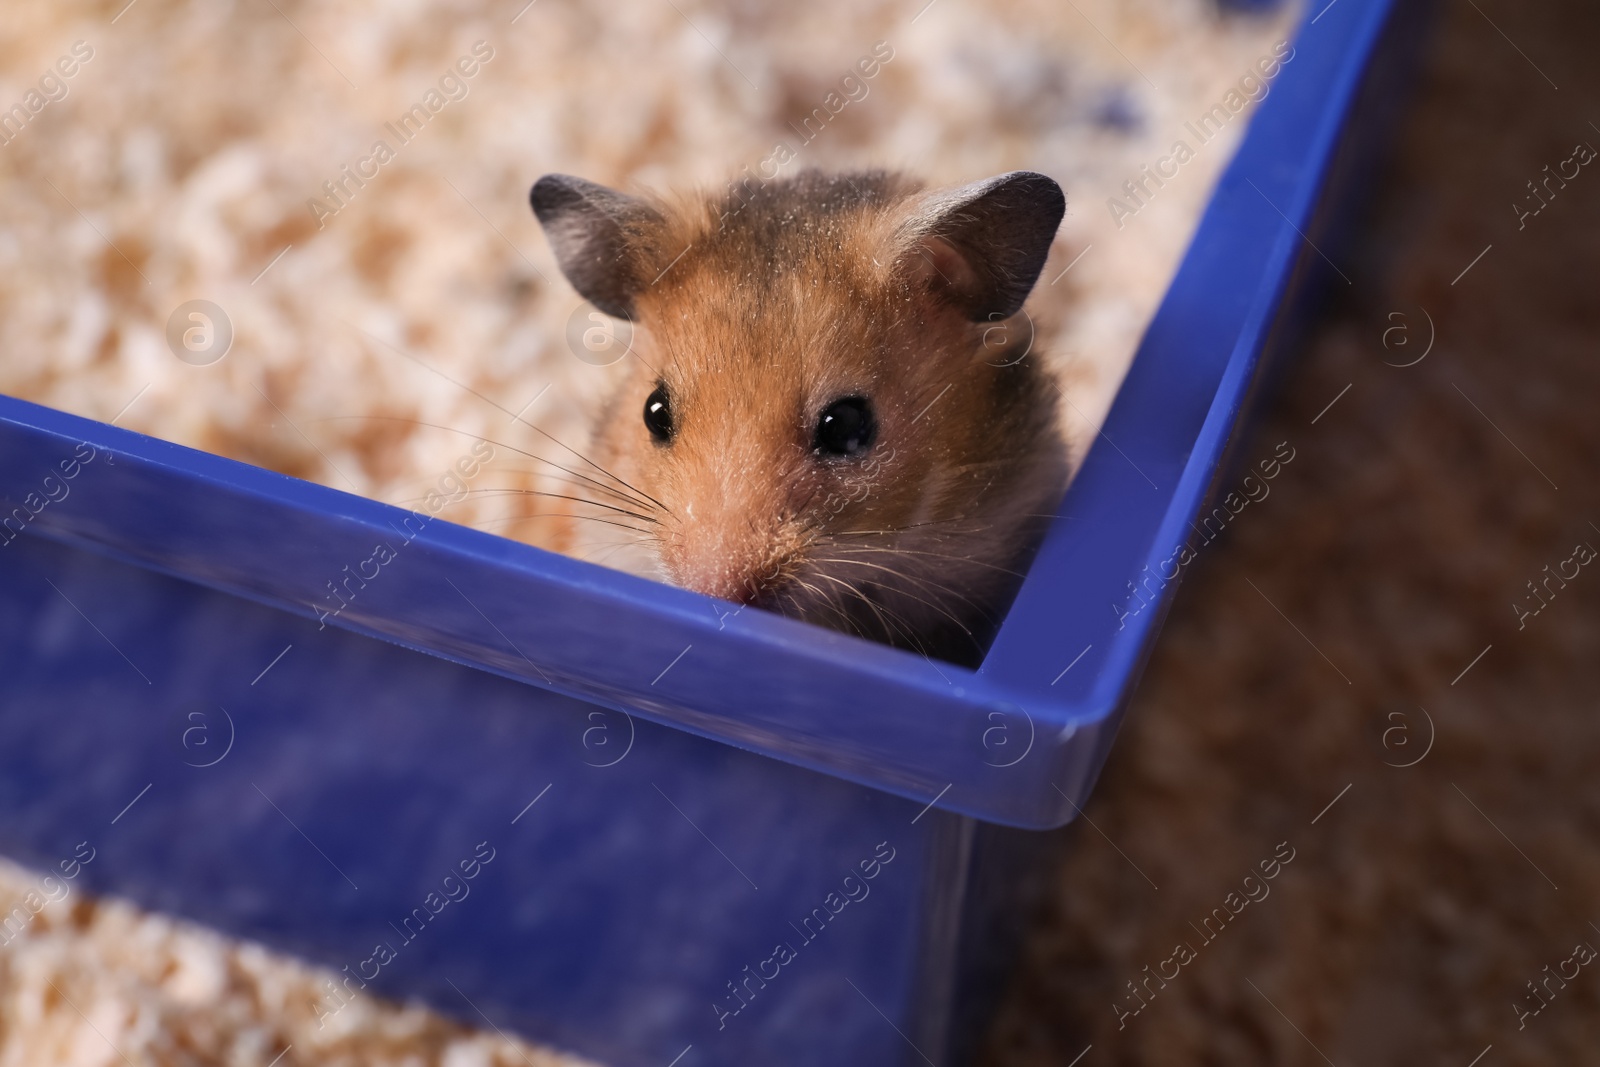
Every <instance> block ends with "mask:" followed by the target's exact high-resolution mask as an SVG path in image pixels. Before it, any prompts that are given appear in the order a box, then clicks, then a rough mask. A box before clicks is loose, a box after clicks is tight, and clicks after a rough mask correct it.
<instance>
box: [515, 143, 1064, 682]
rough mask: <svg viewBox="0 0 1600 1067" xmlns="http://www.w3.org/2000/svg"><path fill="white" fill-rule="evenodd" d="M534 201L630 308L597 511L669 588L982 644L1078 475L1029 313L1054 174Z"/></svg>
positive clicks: (566, 256)
mask: <svg viewBox="0 0 1600 1067" xmlns="http://www.w3.org/2000/svg"><path fill="white" fill-rule="evenodd" d="M532 202H533V209H534V212H535V213H536V214H537V216H538V218H539V221H540V222H541V223H542V224H543V227H544V229H545V232H546V234H547V236H548V238H549V240H550V243H551V245H552V247H553V249H554V251H555V254H556V257H557V260H558V261H559V262H560V264H561V267H562V270H563V272H564V273H565V274H566V276H567V278H568V279H569V280H570V281H571V283H572V284H573V286H574V287H575V288H576V289H577V290H578V292H579V293H580V294H581V295H582V296H583V297H584V298H585V299H587V300H588V301H589V302H590V303H592V304H593V305H594V306H595V307H596V308H598V309H599V310H600V311H602V312H604V313H606V314H607V315H611V316H614V317H617V318H622V319H628V320H630V321H631V322H632V324H633V340H632V350H631V352H630V354H629V355H628V357H627V360H628V367H627V369H626V372H625V380H624V381H623V382H622V383H621V384H620V386H619V387H618V389H617V391H616V392H615V394H614V395H613V397H612V399H611V401H610V403H609V404H608V405H607V406H606V408H605V411H604V412H603V414H602V417H601V420H600V423H599V425H598V427H597V430H596V435H595V441H594V447H593V450H592V452H591V454H590V455H589V457H588V458H589V459H590V460H592V461H593V462H594V463H595V464H596V465H597V466H598V467H600V468H602V469H603V470H604V471H605V475H604V476H600V475H598V474H595V472H594V471H592V470H591V471H589V472H588V473H590V474H595V478H594V481H595V483H597V485H598V487H595V488H592V491H591V492H590V494H589V496H590V498H591V501H592V504H593V506H594V507H595V508H596V509H597V510H596V511H595V514H596V516H599V517H603V518H604V519H606V520H607V521H610V522H612V523H615V524H618V525H622V526H625V527H627V528H629V529H632V530H634V531H635V532H636V533H637V534H638V535H639V536H638V540H639V541H640V542H641V543H642V544H643V545H645V546H646V550H647V554H648V556H649V565H650V567H651V568H653V570H654V573H655V574H656V575H657V576H659V577H662V578H665V579H666V580H668V581H670V582H672V583H673V584H676V585H680V586H684V587H686V588H689V589H694V590H698V591H700V592H702V593H707V594H709V595H712V596H715V597H720V598H723V599H726V600H730V601H734V602H737V603H739V604H749V605H754V606H758V607H765V608H770V609H772V610H776V611H779V612H781V613H783V614H787V615H790V616H794V617H799V618H804V619H807V620H810V621H813V622H816V623H820V624H823V625H828V626H833V627H835V628H838V629H842V630H845V631H848V632H853V633H857V634H861V635H863V636H867V637H871V638H875V639H878V640H882V641H886V642H888V643H891V644H896V645H900V646H902V647H907V648H912V649H916V650H919V651H922V652H924V653H927V654H936V655H942V656H944V657H946V658H952V659H966V660H971V659H973V658H974V656H975V655H976V654H980V652H981V645H982V640H983V635H984V631H985V630H986V629H987V627H988V626H990V625H991V624H992V622H993V620H994V616H995V615H996V614H997V613H998V611H999V610H1001V609H1003V607H1004V601H1005V600H1006V599H1007V598H1008V597H1009V596H1010V595H1011V592H1012V591H1013V589H1014V584H1015V581H1016V578H1015V572H1016V571H1017V570H1018V569H1020V568H1021V567H1022V566H1025V564H1026V560H1027V558H1028V556H1029V555H1030V554H1031V551H1032V548H1033V545H1034V542H1035V540H1036V538H1037V536H1038V533H1039V531H1040V529H1041V528H1042V520H1043V516H1044V515H1045V514H1047V513H1048V512H1050V511H1051V510H1052V509H1053V507H1054V505H1055V503H1056V501H1057V499H1058V497H1059V494H1060V492H1061V490H1062V487H1063V485H1064V483H1065V477H1066V469H1067V465H1066V457H1065V454H1064V447H1063V445H1062V443H1061V439H1060V436H1059V433H1058V431H1057V428H1056V415H1055V412H1056V407H1055V400H1056V390H1055V388H1054V386H1053V382H1052V381H1051V380H1050V379H1049V378H1048V377H1047V376H1046V374H1045V373H1044V372H1043V371H1042V370H1041V369H1040V368H1039V366H1038V362H1037V359H1036V358H1035V357H1033V356H1030V355H1029V353H1028V350H1027V346H1028V345H1030V344H1031V340H1032V333H1031V329H1030V328H1029V325H1028V324H1027V323H1025V321H1024V317H1023V316H1021V315H1020V314H1019V313H1020V312H1021V308H1022V305H1023V301H1024V300H1025V299H1026V297H1027V295H1028V293H1029V291H1030V290H1031V289H1032V288H1033V285H1034V283H1035V281H1036V280H1037V279H1038V276H1039V273H1040V271H1041V269H1042V268H1043V265H1044V261H1045V258H1046V256H1047V254H1048V252H1049V249H1050V244H1051V241H1052V239H1053V238H1054V235H1055V232H1056V228H1057V226H1058V225H1059V223H1060V221H1061V217H1062V214H1063V212H1064V210H1065V200H1064V198H1063V196H1062V193H1061V190H1060V188H1059V186H1057V184H1056V183H1055V182H1054V181H1052V180H1051V179H1049V178H1047V177H1045V176H1044V175H1041V174H1034V173H1029V172H1015V173H1011V174H1005V175H1002V176H1000V177H997V178H992V179H989V180H987V181H981V182H976V183H974V184H971V185H967V186H964V187H961V188H958V189H953V190H936V191H931V192H930V191H924V190H923V189H921V188H920V187H919V186H918V185H917V184H915V183H914V182H912V181H910V180H908V179H906V178H903V177H900V176H896V175H892V174H886V173H881V172H872V173H857V174H843V175H824V174H820V173H816V172H803V173H801V174H800V175H798V176H797V177H795V178H792V179H787V180H778V181H772V182H765V183H762V182H759V181H757V180H755V179H746V180H745V181H743V182H742V183H740V184H737V185H734V186H731V187H730V188H729V189H728V190H727V192H726V193H725V194H723V195H718V196H707V197H699V198H695V199H685V200H679V201H676V202H669V201H662V200H654V199H646V198H641V197H634V196H628V195H624V194H622V193H618V192H616V191H614V190H611V189H607V188H605V187H603V186H599V185H595V184H593V183H591V182H587V181H584V180H582V179H578V178H571V177H566V176H562V175H549V176H546V177H544V178H541V179H540V180H539V182H538V183H537V184H536V185H535V186H534V187H533V193H532Z"/></svg>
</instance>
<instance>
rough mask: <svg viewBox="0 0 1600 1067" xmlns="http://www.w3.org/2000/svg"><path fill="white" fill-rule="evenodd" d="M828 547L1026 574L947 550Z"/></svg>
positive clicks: (1018, 576)
mask: <svg viewBox="0 0 1600 1067" xmlns="http://www.w3.org/2000/svg"><path fill="white" fill-rule="evenodd" d="M829 547H831V548H834V549H836V550H838V551H842V552H881V553H883V554H884V555H888V556H928V557H930V558H932V559H940V560H959V561H960V562H962V563H970V564H972V565H973V566H975V567H984V568H986V569H988V570H992V571H999V572H1000V573H1001V574H1006V575H1010V576H1011V577H1013V578H1023V577H1026V575H1024V574H1021V573H1019V572H1018V571H1014V570H1009V569H1007V568H1005V567H1000V566H996V565H995V564H993V563H985V562H984V561H983V560H981V559H971V558H969V557H967V556H957V555H953V554H951V553H948V552H929V551H927V550H926V549H918V548H881V547H879V546H877V545H848V544H845V545H841V544H835V545H830V546H829Z"/></svg>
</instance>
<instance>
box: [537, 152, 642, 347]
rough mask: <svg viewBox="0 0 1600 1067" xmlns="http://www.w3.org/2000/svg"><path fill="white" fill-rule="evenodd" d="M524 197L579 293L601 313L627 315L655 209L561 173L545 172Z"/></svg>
mask: <svg viewBox="0 0 1600 1067" xmlns="http://www.w3.org/2000/svg"><path fill="white" fill-rule="evenodd" d="M528 199H529V201H530V202H531V203H532V204H533V213H534V214H535V215H537V216H538V218H539V224H540V225H541V226H543V227H544V232H545V236H546V237H547V238H548V239H549V241H550V247H551V249H552V250H553V251H554V252H555V254H556V261H557V262H558V263H560V264H561V272H562V273H563V274H565V275H566V276H567V280H568V281H569V282H571V283H572V287H573V288H574V289H576V290H578V293H579V295H581V296H582V297H583V298H584V299H585V300H587V301H589V303H591V304H593V305H594V306H595V307H597V308H599V309H600V310H601V311H603V312H605V313H606V314H607V315H612V316H615V317H616V318H619V319H631V318H633V300H634V297H635V296H637V295H638V293H639V292H640V290H642V289H643V288H644V279H643V274H644V267H643V258H644V256H645V254H646V252H647V250H648V248H649V245H650V239H651V235H652V233H653V231H654V228H655V226H656V225H657V224H658V223H660V222H661V215H660V213H659V212H657V211H656V209H655V208H654V207H652V206H650V204H649V203H647V202H646V201H644V200H641V199H639V198H638V197H633V196H628V195H626V194H624V193H619V192H617V191H616V190H615V189H608V188H606V187H605V186H604V185H597V184H595V183H594V182H591V181H585V180H584V179H582V178H574V177H572V176H570V175H567V174H546V175H545V176H544V177H542V178H540V179H539V180H538V181H537V182H535V183H534V185H533V191H532V192H531V193H530V194H529V197H528Z"/></svg>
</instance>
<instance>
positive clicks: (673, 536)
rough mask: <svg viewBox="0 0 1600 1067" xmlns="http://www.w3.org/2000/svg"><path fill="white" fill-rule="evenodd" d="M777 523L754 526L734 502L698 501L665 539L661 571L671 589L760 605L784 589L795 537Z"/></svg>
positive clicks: (796, 546)
mask: <svg viewBox="0 0 1600 1067" xmlns="http://www.w3.org/2000/svg"><path fill="white" fill-rule="evenodd" d="M785 526H786V524H784V523H783V522H782V521H781V519H776V518H773V519H769V520H768V521H765V522H758V521H757V519H756V518H755V516H754V515H752V514H751V513H749V512H747V511H746V510H744V509H743V508H742V507H741V506H739V502H737V501H732V500H729V501H724V502H721V503H720V505H718V506H711V505H708V504H707V503H706V502H701V504H700V506H698V507H694V508H693V513H692V514H690V513H688V512H686V514H685V516H684V521H683V522H681V523H679V524H677V528H676V529H675V530H673V531H671V532H669V533H668V534H667V536H666V537H664V538H663V540H662V544H661V566H662V569H663V570H665V571H666V572H667V577H668V578H669V579H670V580H671V582H672V583H673V584H674V585H678V586H682V587H683V588H685V589H693V590H695V591H696V592H699V593H704V594H706V595H707V596H714V597H719V598H721V599H723V600H731V601H733V602H734V603H736V604H750V605H760V604H763V603H766V602H768V601H770V600H771V599H772V597H773V596H774V595H775V594H776V593H778V592H779V591H780V590H781V589H782V588H783V586H784V585H785V584H786V581H787V577H788V571H789V566H788V564H789V561H791V560H792V559H794V558H795V556H796V555H797V554H798V549H799V545H798V543H797V541H798V538H797V537H796V536H795V535H794V533H793V532H792V531H790V530H787V529H786V528H785Z"/></svg>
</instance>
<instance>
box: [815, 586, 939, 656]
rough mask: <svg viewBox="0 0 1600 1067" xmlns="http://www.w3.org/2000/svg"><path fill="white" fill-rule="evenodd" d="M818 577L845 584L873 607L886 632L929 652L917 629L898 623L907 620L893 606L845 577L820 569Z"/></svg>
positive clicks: (922, 651) (914, 647) (923, 652)
mask: <svg viewBox="0 0 1600 1067" xmlns="http://www.w3.org/2000/svg"><path fill="white" fill-rule="evenodd" d="M816 577H818V578H822V579H824V580H825V581H829V582H833V583H834V584H836V585H840V586H843V587H844V588H845V590H847V591H848V592H849V593H850V594H851V595H852V596H854V597H855V598H856V599H857V600H859V601H861V602H862V603H863V604H865V605H866V606H867V607H868V608H870V609H871V611H872V614H873V615H875V616H877V618H878V621H879V622H881V623H882V624H883V626H884V632H885V633H888V634H897V635H899V636H901V637H904V638H905V639H906V640H907V641H908V642H909V645H908V646H907V647H909V648H912V649H915V650H916V651H917V652H919V653H921V654H922V655H924V656H925V655H927V652H926V651H925V650H924V649H923V647H922V642H921V641H919V640H918V639H917V635H916V631H915V629H913V628H911V627H908V626H907V627H903V626H900V625H898V623H900V622H904V621H905V620H904V619H901V618H900V617H899V615H898V614H896V612H895V611H894V609H893V608H890V607H889V606H887V605H882V604H878V603H877V602H875V601H874V600H873V599H872V598H871V597H869V596H867V594H866V593H864V592H862V591H861V590H860V589H857V588H856V587H855V586H853V585H851V584H850V583H849V582H846V581H844V580H843V579H840V578H835V577H834V576H833V575H831V574H824V573H823V572H821V571H818V572H816ZM885 612H888V616H893V620H891V618H889V617H888V616H885V614H884V613H885Z"/></svg>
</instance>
